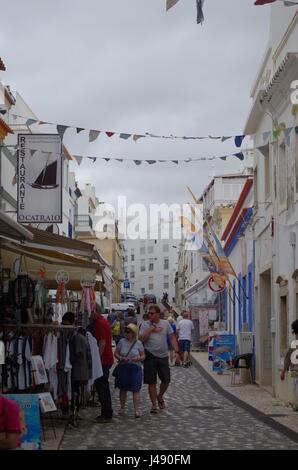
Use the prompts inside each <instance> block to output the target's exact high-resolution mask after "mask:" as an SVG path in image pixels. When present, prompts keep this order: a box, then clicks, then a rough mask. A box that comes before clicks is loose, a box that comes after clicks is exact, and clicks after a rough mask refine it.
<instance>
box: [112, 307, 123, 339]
mask: <svg viewBox="0 0 298 470" xmlns="http://www.w3.org/2000/svg"><path fill="white" fill-rule="evenodd" d="M124 325H125V321H124V318H123V313H118V315H117V318H116V320H115V321H114V323H113V324H112V335H113V340H114V341H115V343H116V345H117V344H118V343H119V341H120V339H122V338H124Z"/></svg>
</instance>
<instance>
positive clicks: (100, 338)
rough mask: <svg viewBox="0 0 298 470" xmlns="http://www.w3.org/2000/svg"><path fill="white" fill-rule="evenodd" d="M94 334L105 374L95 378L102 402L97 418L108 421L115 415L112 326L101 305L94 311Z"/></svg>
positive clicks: (98, 420)
mask: <svg viewBox="0 0 298 470" xmlns="http://www.w3.org/2000/svg"><path fill="white" fill-rule="evenodd" d="M91 319H92V321H93V335H94V337H95V338H96V340H97V343H98V347H99V353H100V357H101V363H102V371H103V376H102V377H100V378H99V379H97V380H95V382H94V385H95V388H96V391H97V393H98V398H99V401H100V404H101V415H100V416H98V417H97V418H95V422H97V423H108V422H110V421H111V420H112V417H113V408H112V399H111V392H110V385H109V375H110V368H111V367H112V365H113V363H114V357H113V350H112V328H111V325H110V324H109V322H108V321H107V320H106V319H105V318H104V317H103V316H102V315H101V313H100V307H99V306H97V307H96V311H95V312H92V314H91Z"/></svg>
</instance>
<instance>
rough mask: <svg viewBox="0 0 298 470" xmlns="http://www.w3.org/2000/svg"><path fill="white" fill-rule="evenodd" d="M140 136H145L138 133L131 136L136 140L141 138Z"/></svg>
mask: <svg viewBox="0 0 298 470" xmlns="http://www.w3.org/2000/svg"><path fill="white" fill-rule="evenodd" d="M142 137H145V136H144V135H139V134H135V135H134V136H133V140H134V141H135V142H136V141H137V140H139V139H141V138H142Z"/></svg>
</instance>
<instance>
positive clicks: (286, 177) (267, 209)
mask: <svg viewBox="0 0 298 470" xmlns="http://www.w3.org/2000/svg"><path fill="white" fill-rule="evenodd" d="M297 79H298V7H297V6H291V7H287V8H285V7H284V5H283V2H276V3H274V4H273V5H272V7H271V25H270V37H269V43H268V47H267V50H266V53H265V56H264V60H263V63H262V65H261V67H260V70H259V72H258V76H257V78H256V81H255V84H254V86H253V89H252V92H251V97H252V99H253V105H252V109H251V112H250V114H249V117H248V120H247V123H246V127H245V130H244V133H245V134H254V147H261V146H263V148H262V149H261V151H259V150H256V151H255V166H254V179H255V182H254V187H255V189H254V206H255V217H254V224H253V227H254V238H255V259H256V263H255V282H254V298H255V316H256V325H255V327H256V358H257V363H256V380H257V381H258V382H259V383H260V384H261V385H263V386H265V387H268V389H269V390H270V391H271V392H272V394H273V395H274V396H278V397H279V398H281V399H283V400H285V401H287V402H294V401H295V390H294V384H293V379H291V378H290V377H289V375H288V376H287V378H286V380H285V381H284V382H282V381H281V380H280V378H279V374H280V369H281V367H282V365H283V361H284V357H285V353H286V350H287V348H288V346H289V343H290V341H291V339H292V334H291V323H292V321H293V320H295V319H297V318H298V282H297V281H298V276H297V274H298V270H297V268H298V265H297V260H298V258H297V256H298V252H297V243H298V226H297V220H298V127H297V126H298V106H297V105H295V104H294V103H293V102H292V100H291V94H292V90H291V83H292V82H293V81H294V80H297ZM267 131H268V132H267Z"/></svg>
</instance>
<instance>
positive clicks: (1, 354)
mask: <svg viewBox="0 0 298 470" xmlns="http://www.w3.org/2000/svg"><path fill="white" fill-rule="evenodd" d="M3 364H5V345H4V342H3V341H2V340H0V365H3Z"/></svg>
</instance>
